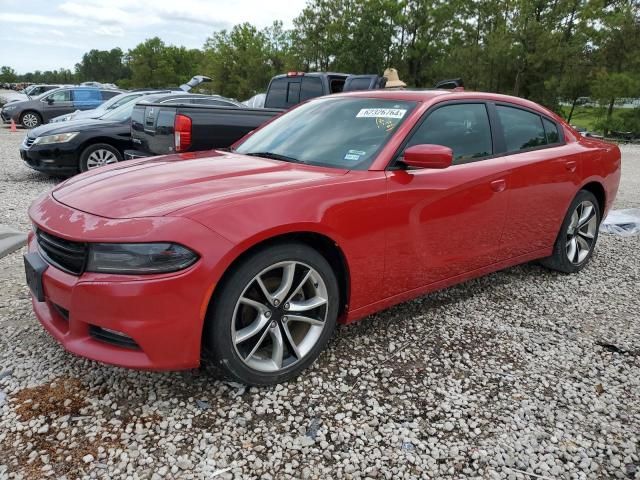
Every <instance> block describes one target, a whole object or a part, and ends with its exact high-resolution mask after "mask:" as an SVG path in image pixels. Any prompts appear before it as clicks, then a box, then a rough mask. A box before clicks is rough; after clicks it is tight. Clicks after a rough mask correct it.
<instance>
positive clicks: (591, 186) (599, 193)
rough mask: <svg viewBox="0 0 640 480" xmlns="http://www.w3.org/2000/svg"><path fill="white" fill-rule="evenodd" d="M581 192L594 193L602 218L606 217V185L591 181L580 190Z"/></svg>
mask: <svg viewBox="0 0 640 480" xmlns="http://www.w3.org/2000/svg"><path fill="white" fill-rule="evenodd" d="M580 190H586V191H587V192H590V193H592V194H593V196H594V197H596V200H597V201H598V206H599V207H600V216H601V217H602V216H604V213H605V210H606V208H607V193H606V191H605V189H604V185H603V184H602V183H601V182H599V181H597V180H591V181H589V182H587V183H585V184H584V185H583V186H582V187H581V188H580ZM600 220H602V218H600Z"/></svg>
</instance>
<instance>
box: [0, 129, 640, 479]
mask: <svg viewBox="0 0 640 480" xmlns="http://www.w3.org/2000/svg"><path fill="white" fill-rule="evenodd" d="M22 135H23V133H22V134H11V133H8V130H7V129H6V128H0V201H1V205H2V210H1V212H0V215H2V216H1V217H0V223H9V224H11V225H16V226H22V227H23V228H27V227H28V220H27V217H26V209H27V206H28V204H29V202H30V201H31V199H33V198H34V197H35V196H37V195H38V194H39V193H40V192H42V191H44V190H45V189H47V188H49V187H51V186H52V185H53V184H54V183H55V180H52V179H48V178H46V177H43V176H41V175H39V174H36V173H33V172H31V171H29V170H28V169H27V168H26V167H25V166H23V165H22V164H21V162H20V159H19V157H18V154H17V147H18V144H19V143H20V141H21V138H22ZM623 161H624V173H623V185H622V188H621V189H620V196H619V199H618V203H617V205H618V206H619V207H620V208H622V207H638V206H640V148H637V147H626V148H624V154H623ZM639 247H640V236H636V237H630V238H618V237H613V236H608V235H603V236H602V237H601V239H600V242H599V246H598V250H597V253H596V255H595V257H594V259H593V262H592V263H591V264H590V265H589V266H588V267H587V268H586V269H585V270H584V271H583V272H582V273H581V274H578V275H571V276H565V275H559V274H553V273H549V272H547V271H545V270H543V269H542V268H541V267H539V266H537V265H535V264H531V265H525V266H521V267H517V268H511V269H509V270H506V271H503V272H500V273H497V274H493V275H490V276H488V277H485V278H482V279H478V280H475V281H471V282H468V283H465V284H463V285H460V286H457V287H455V288H451V289H448V290H445V291H442V292H439V293H435V294H432V295H428V296H426V297H423V298H421V299H418V300H415V301H412V302H409V303H405V304H403V305H400V306H398V307H396V308H392V309H390V310H387V311H385V312H382V313H379V314H377V315H374V316H372V317H369V318H367V319H365V320H363V321H362V322H360V323H358V324H355V325H352V326H348V327H340V328H339V330H338V332H337V334H336V335H335V337H334V340H333V341H332V342H331V344H330V346H329V348H328V350H327V351H326V352H325V354H323V355H322V357H321V358H320V360H319V361H318V362H317V363H316V364H315V366H314V367H313V368H312V369H310V370H308V371H307V372H305V373H304V374H303V376H301V377H300V378H299V379H298V380H297V381H295V382H292V383H290V384H287V385H280V386H277V387H273V388H262V389H257V388H245V387H243V386H241V385H237V384H232V383H226V382H222V381H220V380H218V379H217V378H215V376H214V374H213V373H211V372H209V371H207V370H198V371H190V372H183V373H148V372H136V371H129V370H124V369H119V368H114V367H108V366H104V365H100V364H98V363H94V362H91V361H88V360H84V359H81V358H77V357H74V356H72V355H70V354H68V353H65V352H64V351H63V350H62V349H61V348H60V347H59V345H58V344H57V343H56V342H55V341H53V340H52V339H51V338H50V337H49V336H48V335H47V334H46V333H45V332H44V331H43V329H42V328H41V327H40V326H39V325H38V323H37V321H36V319H35V317H34V316H33V314H32V312H31V307H30V302H29V295H28V291H27V288H26V286H25V285H24V282H23V273H22V259H21V255H20V252H17V253H15V254H12V255H10V256H8V257H5V258H3V259H0V292H1V293H0V478H29V479H30V478H47V477H48V478H56V479H57V478H69V479H71V478H109V479H112V478H113V479H115V478H128V479H135V478H145V479H153V480H156V479H161V478H181V479H182V478H184V479H189V478H207V479H208V478H256V479H258V478H261V479H262V478H265V479H269V478H274V479H275V478H278V479H280V478H318V479H329V478H333V479H342V478H347V479H365V478H380V479H392V478H393V479H396V478H482V479H493V478H496V479H497V478H507V479H525V478H528V479H529V478H566V479H587V478H589V479H590V478H620V479H624V478H636V479H640V323H639V320H638V318H639V315H638V310H639V307H640V300H639V297H640V283H639V280H640V257H639V256H638V251H639Z"/></svg>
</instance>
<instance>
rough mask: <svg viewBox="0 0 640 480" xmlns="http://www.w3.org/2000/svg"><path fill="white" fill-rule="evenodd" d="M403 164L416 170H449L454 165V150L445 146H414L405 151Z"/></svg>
mask: <svg viewBox="0 0 640 480" xmlns="http://www.w3.org/2000/svg"><path fill="white" fill-rule="evenodd" d="M403 162H404V163H405V164H406V165H408V166H410V167H415V168H447V167H450V166H451V164H452V163H453V150H451V149H450V148H449V147H445V146H443V145H428V144H426V145H413V146H412V147H409V148H407V149H406V150H405V151H404V158H403Z"/></svg>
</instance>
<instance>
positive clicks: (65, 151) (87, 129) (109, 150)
mask: <svg viewBox="0 0 640 480" xmlns="http://www.w3.org/2000/svg"><path fill="white" fill-rule="evenodd" d="M140 94H141V95H144V96H145V97H149V98H151V99H152V100H153V101H154V102H156V103H157V104H159V105H167V104H168V105H171V104H178V105H179V104H182V103H184V102H186V101H191V100H192V99H193V98H198V99H200V100H206V99H208V98H209V97H208V96H206V95H194V94H189V93H185V92H182V91H180V92H166V91H165V92H140ZM212 98H214V99H215V100H218V98H219V97H212ZM139 99H140V97H134V98H132V99H130V100H129V102H128V103H126V104H124V105H121V106H120V107H118V108H116V109H113V110H108V111H106V112H104V113H103V114H102V116H100V117H98V118H95V119H92V118H86V119H78V120H70V121H68V122H58V123H50V124H47V125H42V126H40V127H38V128H34V129H32V130H29V132H27V135H26V137H25V139H24V142H23V143H22V145H21V146H20V156H21V157H22V159H23V160H24V161H25V162H26V164H27V165H28V166H29V167H31V168H33V169H34V170H38V171H40V172H44V173H48V174H54V175H74V174H76V173H78V172H79V171H80V172H84V171H87V170H91V169H92V168H96V167H100V166H103V165H108V164H110V163H115V162H119V161H121V160H122V159H123V158H124V151H125V150H126V149H129V148H131V146H132V143H131V128H130V123H131V112H132V111H133V108H134V105H135V103H136V102H137V101H138V100H139Z"/></svg>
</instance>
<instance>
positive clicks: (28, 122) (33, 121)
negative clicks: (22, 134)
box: [20, 112, 42, 128]
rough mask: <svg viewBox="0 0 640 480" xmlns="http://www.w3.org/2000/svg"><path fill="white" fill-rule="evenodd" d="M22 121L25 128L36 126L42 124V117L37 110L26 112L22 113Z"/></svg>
mask: <svg viewBox="0 0 640 480" xmlns="http://www.w3.org/2000/svg"><path fill="white" fill-rule="evenodd" d="M20 123H21V124H22V126H23V127H24V128H36V127H37V126H39V125H41V124H42V118H41V117H40V115H38V114H37V113H36V112H24V113H23V114H22V115H20Z"/></svg>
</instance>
